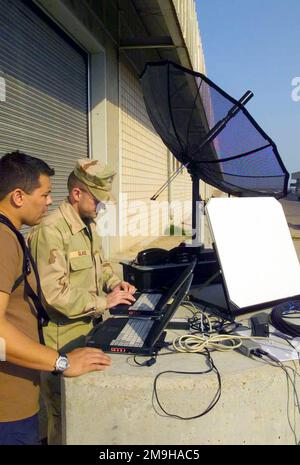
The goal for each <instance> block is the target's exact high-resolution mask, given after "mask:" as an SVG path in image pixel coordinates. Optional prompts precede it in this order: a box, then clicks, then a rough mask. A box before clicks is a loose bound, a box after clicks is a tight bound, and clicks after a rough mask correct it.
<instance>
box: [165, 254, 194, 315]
mask: <svg viewBox="0 0 300 465" xmlns="http://www.w3.org/2000/svg"><path fill="white" fill-rule="evenodd" d="M196 261H197V260H196V259H195V260H194V261H193V262H191V263H190V264H189V265H188V266H187V267H186V268H185V269H184V271H183V273H181V275H180V276H179V277H178V278H177V279H176V281H175V283H174V284H173V285H172V286H171V287H170V289H169V291H168V292H167V293H166V295H165V296H164V297H163V300H162V303H161V309H160V312H164V310H165V309H166V307H167V304H168V302H169V300H170V299H171V298H172V297H173V296H174V295H175V294H176V292H177V291H178V289H179V288H180V287H181V285H182V284H183V283H184V281H185V280H186V279H187V278H188V277H189V276H190V275H191V274H192V273H193V271H194V268H195V265H196Z"/></svg>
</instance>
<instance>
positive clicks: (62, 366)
mask: <svg viewBox="0 0 300 465" xmlns="http://www.w3.org/2000/svg"><path fill="white" fill-rule="evenodd" d="M68 367H69V361H68V359H67V357H59V358H58V359H57V362H56V369H57V370H59V371H64V370H66V369H67V368H68Z"/></svg>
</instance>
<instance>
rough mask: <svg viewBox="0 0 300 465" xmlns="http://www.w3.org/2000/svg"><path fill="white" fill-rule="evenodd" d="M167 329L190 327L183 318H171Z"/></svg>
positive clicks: (185, 328)
mask: <svg viewBox="0 0 300 465" xmlns="http://www.w3.org/2000/svg"><path fill="white" fill-rule="evenodd" d="M167 329H184V330H187V331H188V330H189V329H190V324H189V322H188V321H187V320H186V319H184V318H173V319H172V320H171V321H169V323H168V325H167Z"/></svg>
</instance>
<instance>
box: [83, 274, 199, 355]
mask: <svg viewBox="0 0 300 465" xmlns="http://www.w3.org/2000/svg"><path fill="white" fill-rule="evenodd" d="M189 268H190V267H189ZM192 280H193V273H192V270H190V273H189V274H187V275H186V277H185V279H184V280H183V281H182V282H181V286H180V287H179V289H177V290H176V292H175V293H174V295H173V301H172V302H171V303H170V304H169V305H166V306H165V310H164V311H163V312H162V313H161V315H160V317H158V318H145V317H144V318H143V317H140V318H123V317H120V318H118V317H117V318H109V319H108V320H106V321H104V322H103V323H100V324H99V325H97V326H95V328H93V329H92V331H91V332H90V333H89V334H88V335H87V337H86V345H87V346H88V347H96V348H99V349H102V350H103V351H104V352H116V353H132V354H141V355H151V354H153V353H156V352H157V351H158V350H160V349H161V347H162V345H163V341H164V339H165V335H166V333H165V331H164V330H165V328H166V326H167V324H168V322H169V321H170V319H171V318H172V316H173V315H174V313H175V312H176V310H177V308H178V306H179V305H180V304H181V302H182V300H183V299H184V298H185V296H186V295H187V293H188V292H189V289H190V286H191V283H192Z"/></svg>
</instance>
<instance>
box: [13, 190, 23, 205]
mask: <svg viewBox="0 0 300 465" xmlns="http://www.w3.org/2000/svg"><path fill="white" fill-rule="evenodd" d="M10 199H11V202H12V204H13V205H14V206H15V207H22V206H23V204H24V192H23V191H22V189H15V190H14V191H13V192H12V193H11V196H10Z"/></svg>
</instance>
